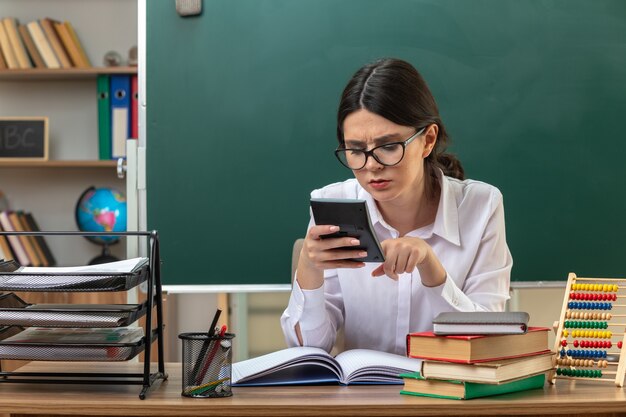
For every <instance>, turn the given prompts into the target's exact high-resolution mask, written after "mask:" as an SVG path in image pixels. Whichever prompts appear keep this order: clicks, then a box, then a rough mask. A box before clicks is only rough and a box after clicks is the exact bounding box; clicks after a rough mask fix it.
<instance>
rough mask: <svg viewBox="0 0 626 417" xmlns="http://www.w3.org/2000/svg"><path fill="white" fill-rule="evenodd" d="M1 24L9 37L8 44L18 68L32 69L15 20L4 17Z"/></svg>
mask: <svg viewBox="0 0 626 417" xmlns="http://www.w3.org/2000/svg"><path fill="white" fill-rule="evenodd" d="M2 23H3V24H4V30H5V31H6V33H7V36H8V37H9V42H10V43H11V48H12V49H13V52H14V53H15V58H16V59H17V62H18V64H19V67H20V68H32V67H33V64H31V62H30V58H29V57H28V53H27V52H26V48H25V47H24V44H23V43H22V37H21V36H20V34H19V32H18V30H17V26H18V23H17V20H16V19H15V18H14V17H5V18H4V19H2Z"/></svg>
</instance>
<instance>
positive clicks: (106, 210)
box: [76, 187, 126, 246]
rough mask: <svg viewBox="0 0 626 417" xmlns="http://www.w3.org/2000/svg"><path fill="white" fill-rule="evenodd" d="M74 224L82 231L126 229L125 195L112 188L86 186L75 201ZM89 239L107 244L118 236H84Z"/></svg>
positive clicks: (100, 243)
mask: <svg viewBox="0 0 626 417" xmlns="http://www.w3.org/2000/svg"><path fill="white" fill-rule="evenodd" d="M76 224H77V225H78V229H79V230H80V231H82V232H124V231H126V197H124V195H123V194H122V193H121V192H120V191H118V190H116V189H113V188H106V187H103V188H96V187H89V188H87V189H86V190H85V191H84V192H83V193H82V195H81V196H80V198H79V199H78V202H77V203H76ZM86 237H87V239H89V240H90V241H92V242H94V243H97V244H99V245H103V246H108V245H110V244H113V243H116V242H117V241H118V240H119V237H118V236H86Z"/></svg>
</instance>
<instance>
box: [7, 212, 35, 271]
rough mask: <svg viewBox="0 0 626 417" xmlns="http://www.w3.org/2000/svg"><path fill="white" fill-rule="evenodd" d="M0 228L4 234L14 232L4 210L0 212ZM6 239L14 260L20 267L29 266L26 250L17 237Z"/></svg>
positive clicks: (12, 236) (11, 236) (10, 236)
mask: <svg viewBox="0 0 626 417" xmlns="http://www.w3.org/2000/svg"><path fill="white" fill-rule="evenodd" d="M0 226H2V229H3V230H4V231H5V232H15V229H14V228H13V226H12V225H11V220H9V213H8V212H7V211H6V210H3V211H0ZM6 238H7V240H8V241H9V244H10V245H11V250H12V251H13V254H14V255H15V260H16V261H17V262H19V263H20V264H21V265H30V260H29V258H28V255H27V254H26V250H25V249H24V247H23V246H22V243H21V242H20V240H19V239H18V237H17V236H16V235H6Z"/></svg>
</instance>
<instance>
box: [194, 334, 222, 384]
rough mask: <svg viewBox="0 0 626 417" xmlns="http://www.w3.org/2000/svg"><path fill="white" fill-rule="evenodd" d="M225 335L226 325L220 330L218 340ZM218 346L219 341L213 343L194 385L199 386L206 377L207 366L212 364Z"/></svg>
mask: <svg viewBox="0 0 626 417" xmlns="http://www.w3.org/2000/svg"><path fill="white" fill-rule="evenodd" d="M225 334H226V325H225V324H224V325H223V326H222V328H221V329H220V333H219V338H222V337H224V335H225ZM219 346H220V343H219V339H218V340H215V341H214V344H213V347H212V348H211V352H210V353H209V356H208V357H207V359H206V361H205V362H204V366H203V367H202V372H200V377H199V378H198V379H196V383H198V384H201V383H202V380H203V379H204V376H205V375H206V371H207V369H209V365H210V364H211V362H213V358H214V357H215V353H216V352H217V348H218V347H219Z"/></svg>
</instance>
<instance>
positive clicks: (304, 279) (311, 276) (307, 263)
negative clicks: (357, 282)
mask: <svg viewBox="0 0 626 417" xmlns="http://www.w3.org/2000/svg"><path fill="white" fill-rule="evenodd" d="M338 231H339V227H338V226H332V225H319V226H312V227H311V228H310V229H309V231H308V233H307V235H306V237H305V239H304V244H303V245H302V251H301V252H300V258H299V260H298V273H297V275H298V283H299V284H300V287H301V288H302V289H315V288H319V287H321V286H322V284H323V282H324V270H325V269H335V268H353V269H354V268H362V267H364V266H365V263H364V262H359V261H355V260H353V259H359V258H363V257H365V256H367V252H365V251H363V250H362V249H351V247H352V246H358V245H359V244H360V242H359V240H358V239H355V238H353V237H337V238H326V239H322V238H321V236H323V235H328V234H331V233H335V232H338ZM339 248H342V249H339Z"/></svg>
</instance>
